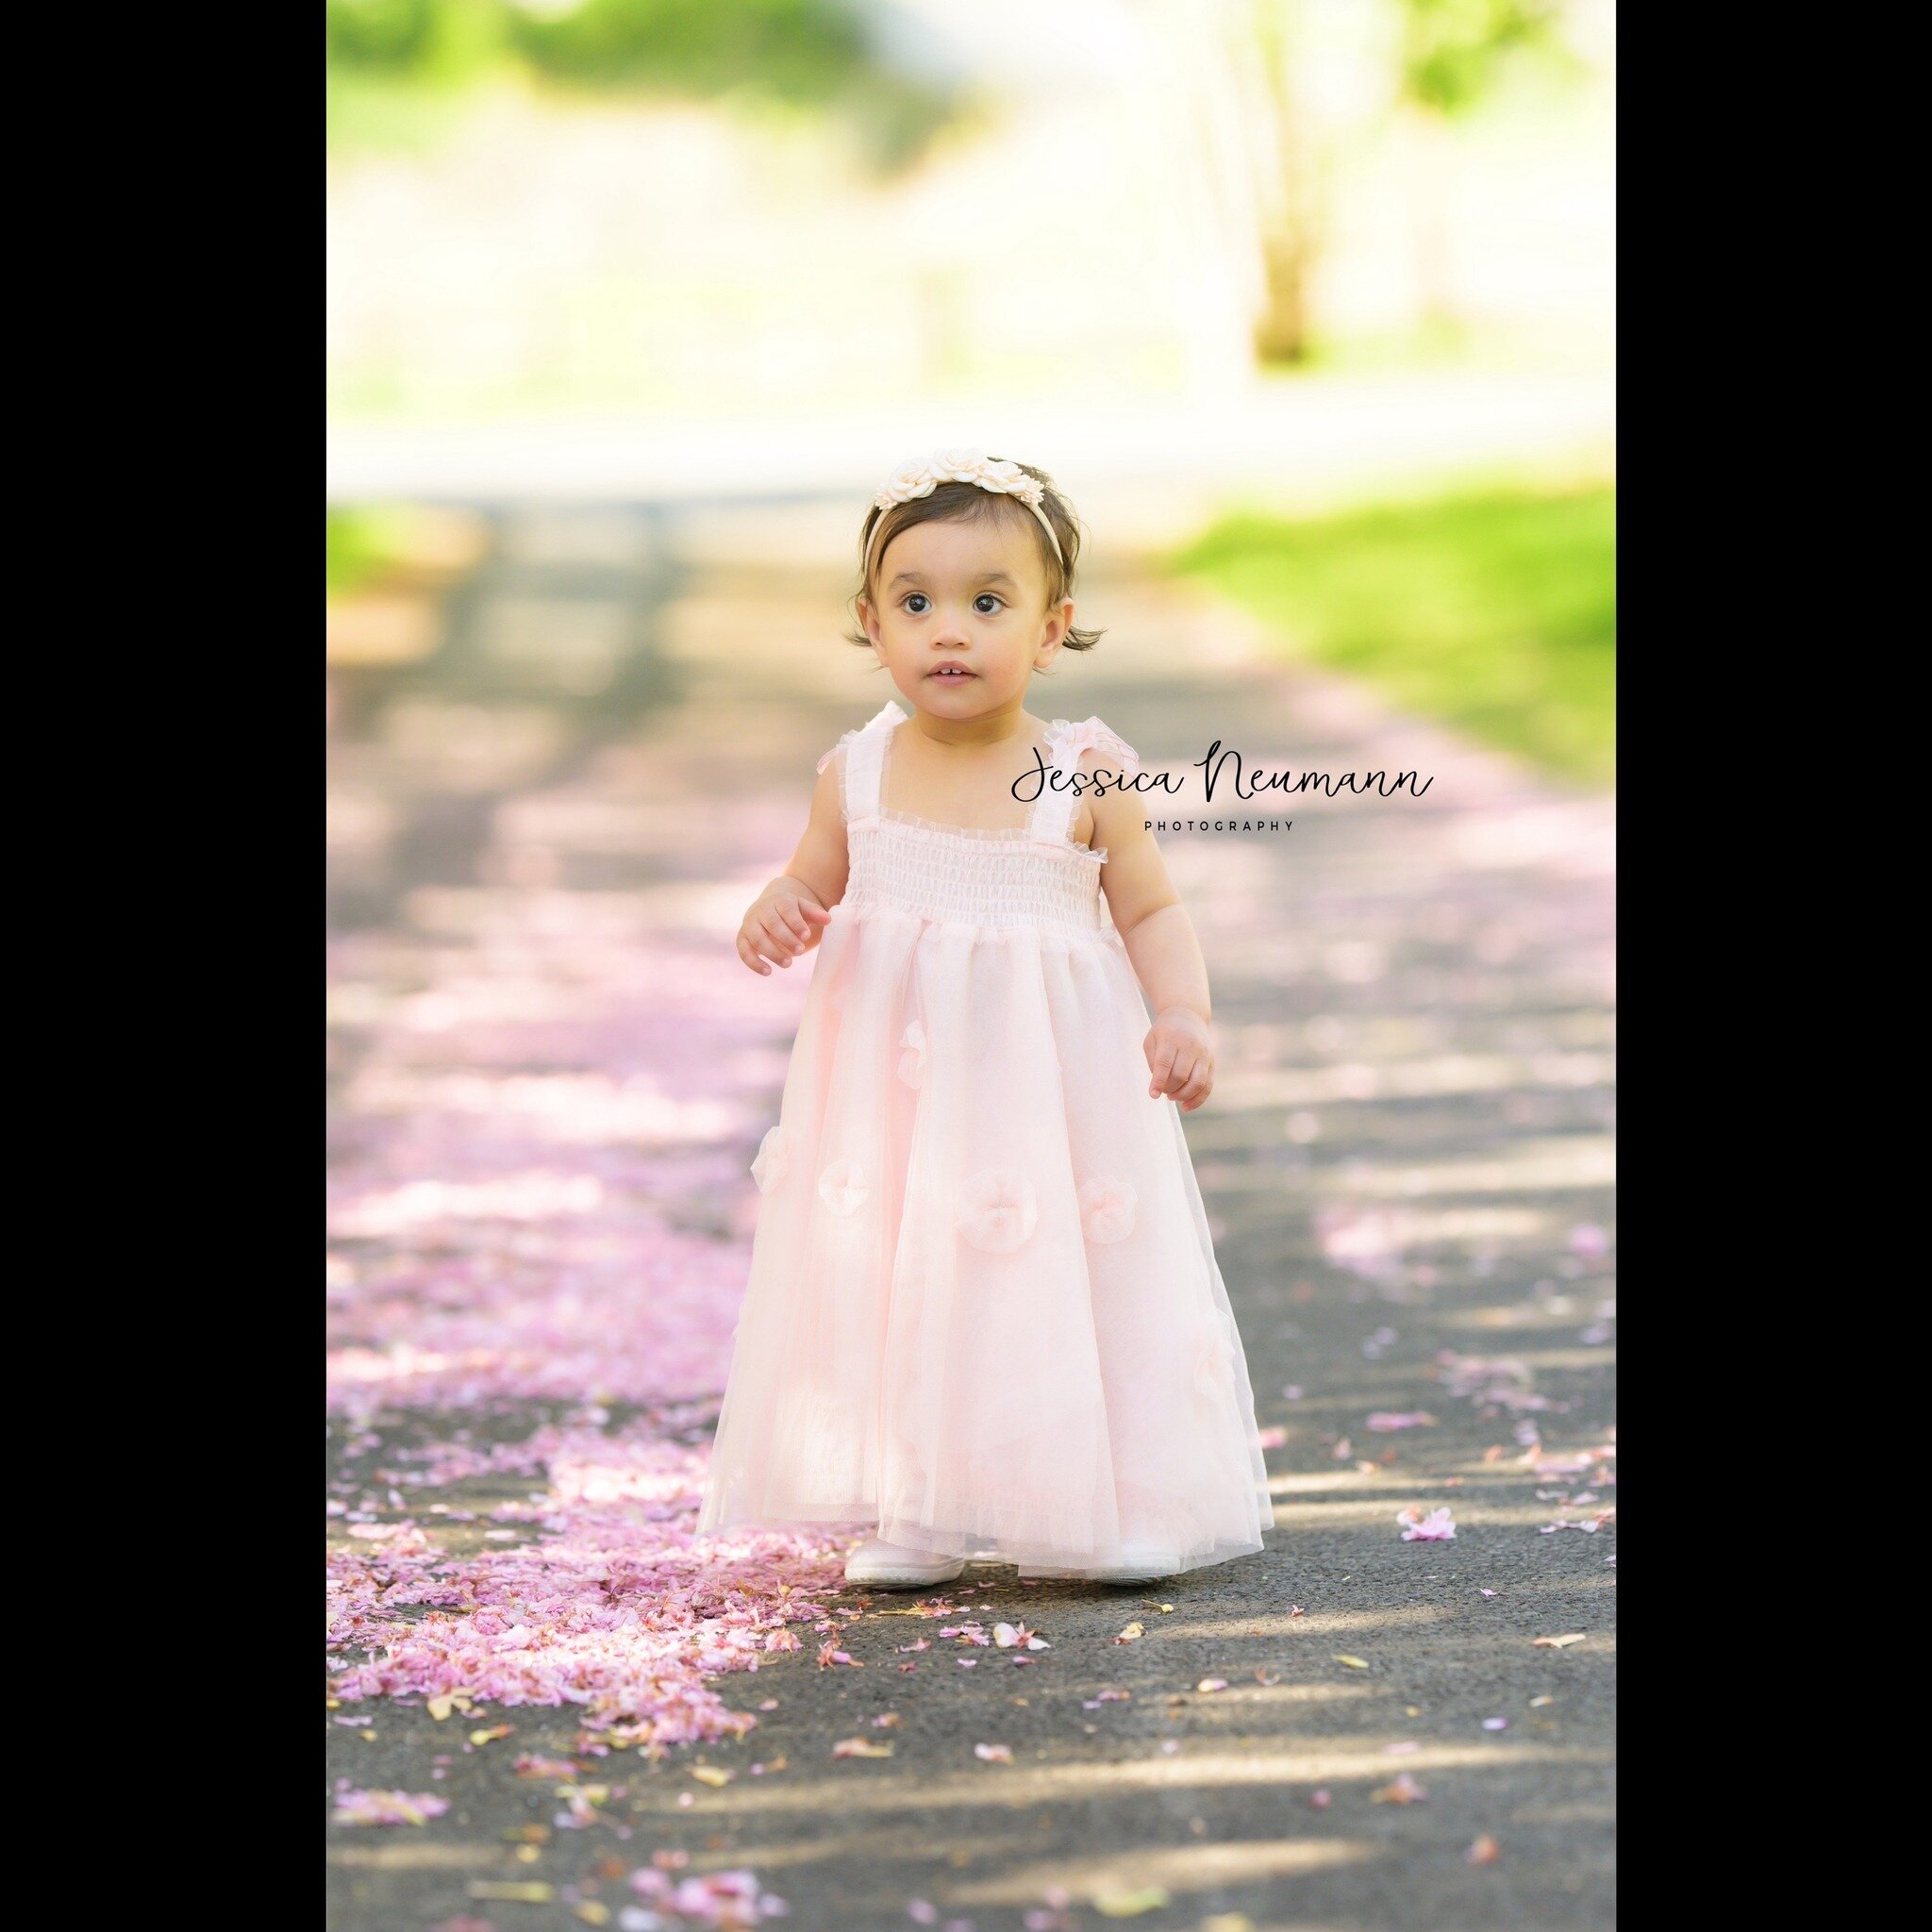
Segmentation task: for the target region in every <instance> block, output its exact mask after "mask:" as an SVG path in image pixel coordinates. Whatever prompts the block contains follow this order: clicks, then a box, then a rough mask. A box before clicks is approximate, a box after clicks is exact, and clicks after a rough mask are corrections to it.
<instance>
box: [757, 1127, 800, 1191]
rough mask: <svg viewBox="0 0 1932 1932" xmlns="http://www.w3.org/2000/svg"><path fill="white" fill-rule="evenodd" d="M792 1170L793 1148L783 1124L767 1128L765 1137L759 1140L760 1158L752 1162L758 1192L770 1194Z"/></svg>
mask: <svg viewBox="0 0 1932 1932" xmlns="http://www.w3.org/2000/svg"><path fill="white" fill-rule="evenodd" d="M790 1172H791V1147H790V1145H789V1144H788V1143H787V1141H786V1139H785V1129H784V1128H783V1127H782V1126H773V1127H769V1128H767V1129H766V1132H765V1138H764V1139H763V1140H762V1141H759V1142H758V1158H757V1159H756V1160H754V1161H753V1162H752V1164H751V1177H752V1179H753V1180H755V1181H756V1182H758V1192H759V1193H761V1194H769V1193H770V1192H771V1191H772V1190H773V1189H774V1188H775V1187H776V1186H777V1185H778V1183H779V1182H780V1181H782V1180H783V1179H784V1178H785V1176H786V1174H789V1173H790Z"/></svg>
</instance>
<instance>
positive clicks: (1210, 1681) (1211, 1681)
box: [1194, 1677, 1227, 1692]
mask: <svg viewBox="0 0 1932 1932" xmlns="http://www.w3.org/2000/svg"><path fill="white" fill-rule="evenodd" d="M1194 1689H1195V1690H1196V1691H1204V1692H1209V1691H1225V1690H1226V1689H1227V1679H1226V1678H1225V1677H1203V1678H1202V1679H1201V1681H1200V1682H1199V1683H1198V1684H1196V1685H1195V1686H1194Z"/></svg>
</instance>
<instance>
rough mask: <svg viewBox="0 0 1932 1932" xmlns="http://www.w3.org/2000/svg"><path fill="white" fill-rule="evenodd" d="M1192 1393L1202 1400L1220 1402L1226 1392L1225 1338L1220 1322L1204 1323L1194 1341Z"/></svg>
mask: <svg viewBox="0 0 1932 1932" xmlns="http://www.w3.org/2000/svg"><path fill="white" fill-rule="evenodd" d="M1193 1384H1194V1393H1195V1394H1196V1395H1198V1396H1199V1397H1200V1398H1201V1399H1202V1401H1203V1402H1210V1403H1212V1402H1220V1401H1222V1400H1223V1399H1224V1397H1225V1396H1226V1393H1227V1338H1226V1336H1224V1334H1223V1333H1222V1332H1221V1324H1220V1323H1219V1322H1218V1321H1210V1322H1208V1323H1207V1324H1204V1325H1203V1327H1202V1329H1201V1331H1200V1334H1199V1336H1198V1337H1197V1338H1196V1340H1195V1342H1194V1358H1193Z"/></svg>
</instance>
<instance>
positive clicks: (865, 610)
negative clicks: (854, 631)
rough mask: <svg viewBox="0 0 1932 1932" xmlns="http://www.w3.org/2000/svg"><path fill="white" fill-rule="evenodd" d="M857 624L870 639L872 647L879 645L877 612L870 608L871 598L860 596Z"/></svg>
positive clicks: (875, 647) (876, 647) (875, 648)
mask: <svg viewBox="0 0 1932 1932" xmlns="http://www.w3.org/2000/svg"><path fill="white" fill-rule="evenodd" d="M858 625H859V628H860V629H861V630H863V631H864V632H865V634H866V636H867V637H869V638H870V639H871V640H872V644H873V649H874V650H877V649H878V647H879V614H878V612H877V611H876V610H874V608H872V599H871V598H869V597H861V598H859V599H858Z"/></svg>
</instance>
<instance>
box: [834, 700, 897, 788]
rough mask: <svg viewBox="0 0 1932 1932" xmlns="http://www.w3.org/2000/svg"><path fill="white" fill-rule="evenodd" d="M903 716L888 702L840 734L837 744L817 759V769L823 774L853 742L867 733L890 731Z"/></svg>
mask: <svg viewBox="0 0 1932 1932" xmlns="http://www.w3.org/2000/svg"><path fill="white" fill-rule="evenodd" d="M905 715H906V713H905V712H904V711H902V710H901V709H900V708H899V707H898V706H897V705H895V704H891V703H890V702H888V703H887V704H885V705H882V706H881V707H880V708H878V710H876V711H874V713H873V715H872V716H871V717H870V718H868V719H867V720H866V722H865V723H864V724H855V725H854V726H853V727H852V729H851V730H850V731H846V732H841V734H840V737H839V740H838V742H837V743H835V744H834V745H833V746H832V748H831V749H830V750H829V751H828V752H826V753H825V755H824V757H823V758H820V759H819V762H818V769H819V770H820V771H821V772H823V771H824V769H825V767H826V766H827V765H829V764H830V763H831V762H832V760H833V759H834V758H837V757H838V756H839V754H840V753H841V752H842V751H844V750H845V749H846V747H847V746H848V745H850V744H852V743H853V742H855V741H857V740H858V738H860V737H861V736H862V735H863V734H864V733H866V732H868V731H877V732H884V731H890V730H891V728H892V726H893V725H895V724H898V723H899V721H900V720H901V719H902V718H904V717H905Z"/></svg>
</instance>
